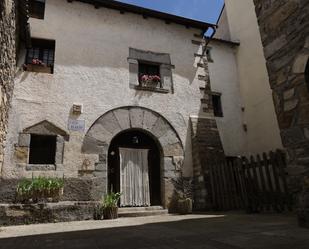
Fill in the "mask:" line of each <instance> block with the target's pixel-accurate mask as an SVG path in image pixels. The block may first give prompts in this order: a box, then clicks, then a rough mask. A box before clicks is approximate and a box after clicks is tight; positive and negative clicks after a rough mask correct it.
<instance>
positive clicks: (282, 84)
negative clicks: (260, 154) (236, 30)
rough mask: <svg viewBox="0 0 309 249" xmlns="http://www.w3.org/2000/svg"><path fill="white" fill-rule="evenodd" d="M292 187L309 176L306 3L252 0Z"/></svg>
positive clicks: (308, 10) (308, 27) (308, 9)
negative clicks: (303, 177) (304, 176)
mask: <svg viewBox="0 0 309 249" xmlns="http://www.w3.org/2000/svg"><path fill="white" fill-rule="evenodd" d="M254 3H255V10H256V14H257V18H258V22H259V26H260V32H261V40H262V43H263V46H264V55H265V58H266V60H267V69H268V74H269V78H270V86H271V88H272V90H273V99H274V103H275V108H276V113H277V117H278V121H279V126H280V130H281V137H282V141H283V145H284V147H285V148H286V149H287V152H288V154H289V161H290V162H289V175H290V176H291V187H292V189H293V190H294V191H296V192H297V191H299V187H300V183H301V181H300V177H301V176H303V175H307V176H308V175H309V77H308V75H309V61H308V59H309V2H308V1H307V0H284V1H267V0H254Z"/></svg>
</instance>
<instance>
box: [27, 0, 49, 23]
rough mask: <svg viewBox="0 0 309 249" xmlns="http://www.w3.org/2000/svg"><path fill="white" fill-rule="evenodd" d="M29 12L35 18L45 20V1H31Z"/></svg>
mask: <svg viewBox="0 0 309 249" xmlns="http://www.w3.org/2000/svg"><path fill="white" fill-rule="evenodd" d="M29 10H30V11H29V12H30V16H31V17H33V18H38V19H44V14H45V0H30V1H29Z"/></svg>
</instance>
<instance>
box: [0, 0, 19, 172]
mask: <svg viewBox="0 0 309 249" xmlns="http://www.w3.org/2000/svg"><path fill="white" fill-rule="evenodd" d="M7 7H8V5H7V4H6V1H1V3H0V174H1V166H2V162H3V148H4V142H5V135H6V130H7V121H8V109H9V106H10V101H11V97H12V91H13V80H14V75H15V65H16V51H15V37H16V35H15V22H16V19H15V14H16V13H15V8H14V6H12V8H10V9H7Z"/></svg>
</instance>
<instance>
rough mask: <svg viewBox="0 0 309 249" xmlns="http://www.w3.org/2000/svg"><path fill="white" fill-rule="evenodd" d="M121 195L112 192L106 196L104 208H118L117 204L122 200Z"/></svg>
mask: <svg viewBox="0 0 309 249" xmlns="http://www.w3.org/2000/svg"><path fill="white" fill-rule="evenodd" d="M120 196H121V193H119V192H117V193H114V192H111V193H109V194H107V195H105V196H104V198H103V200H102V206H103V208H110V207H117V203H118V201H119V199H120Z"/></svg>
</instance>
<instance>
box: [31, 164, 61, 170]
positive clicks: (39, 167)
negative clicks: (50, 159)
mask: <svg viewBox="0 0 309 249" xmlns="http://www.w3.org/2000/svg"><path fill="white" fill-rule="evenodd" d="M26 170H28V171H55V170H56V165H55V164H27V165H26Z"/></svg>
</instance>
